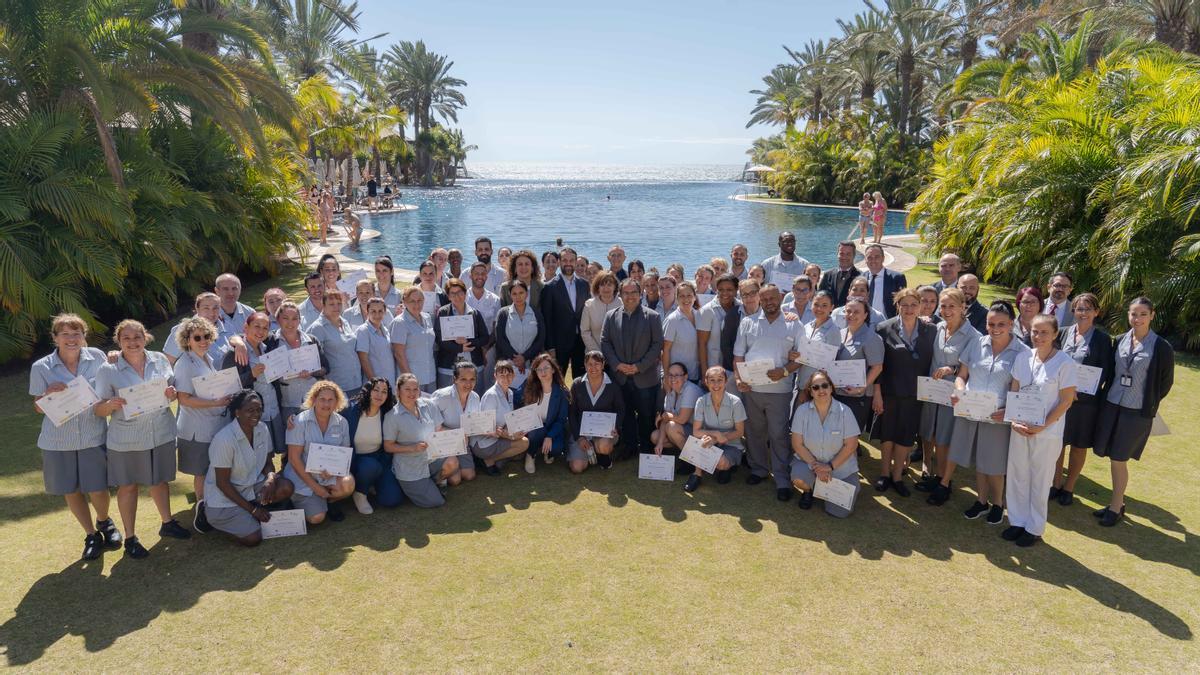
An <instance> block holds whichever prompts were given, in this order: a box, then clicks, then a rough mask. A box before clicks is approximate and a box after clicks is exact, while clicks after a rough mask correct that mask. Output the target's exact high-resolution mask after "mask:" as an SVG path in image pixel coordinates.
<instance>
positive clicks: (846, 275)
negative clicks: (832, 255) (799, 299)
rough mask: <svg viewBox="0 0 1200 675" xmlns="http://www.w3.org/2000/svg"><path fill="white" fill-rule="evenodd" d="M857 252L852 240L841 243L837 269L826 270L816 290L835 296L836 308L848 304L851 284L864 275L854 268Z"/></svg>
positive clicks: (834, 304)
mask: <svg viewBox="0 0 1200 675" xmlns="http://www.w3.org/2000/svg"><path fill="white" fill-rule="evenodd" d="M857 251H858V249H857V248H856V247H855V246H854V242H852V241H850V240H846V241H842V242H839V243H838V250H837V258H838V266H837V269H828V270H825V272H824V273H823V274H822V275H821V280H820V281H819V282H818V283H817V289H816V290H819V291H827V292H828V293H829V295H831V296H833V306H834V307H835V308H837V307H841V306H842V305H844V304H846V297H847V295H848V294H849V293H850V282H851V281H854V277H857V276H858V275H860V274H862V272H859V271H858V268H857V267H855V266H854V254H855V253H857Z"/></svg>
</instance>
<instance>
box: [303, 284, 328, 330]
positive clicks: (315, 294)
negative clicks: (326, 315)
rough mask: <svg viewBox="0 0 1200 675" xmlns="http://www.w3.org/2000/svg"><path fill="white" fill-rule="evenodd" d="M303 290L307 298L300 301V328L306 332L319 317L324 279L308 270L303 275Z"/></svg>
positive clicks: (322, 306) (323, 291) (323, 305)
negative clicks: (306, 274)
mask: <svg viewBox="0 0 1200 675" xmlns="http://www.w3.org/2000/svg"><path fill="white" fill-rule="evenodd" d="M304 291H305V292H306V293H308V299H307V300H305V301H304V302H302V303H300V330H301V331H303V332H306V333H307V332H308V327H309V326H311V325H312V324H313V322H314V321H316V320H317V319H319V318H321V310H322V309H324V307H325V300H324V298H325V281H324V280H323V279H322V278H321V275H320V274H318V273H316V272H309V273H308V276H306V277H304Z"/></svg>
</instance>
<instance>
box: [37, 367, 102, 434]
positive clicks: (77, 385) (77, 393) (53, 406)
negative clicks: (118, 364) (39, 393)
mask: <svg viewBox="0 0 1200 675" xmlns="http://www.w3.org/2000/svg"><path fill="white" fill-rule="evenodd" d="M99 402H100V397H99V396H96V391H95V390H94V389H92V385H90V384H88V381H87V380H86V379H85V378H84V377H83V376H82V375H80V376H79V377H76V378H75V379H73V380H71V381H70V382H68V383H67V388H66V389H64V390H62V391H59V392H55V393H53V394H46V395H45V396H43V397H41V398H40V399H38V402H37V403H38V407H39V408H41V409H42V412H43V413H45V414H46V419H48V420H50V423H51V424H53V425H54V426H56V427H61V426H62V425H64V424H66V423H67V422H68V421H69V420H71V419H72V418H74V417H75V416H76V415H79V414H80V413H82V412H84V411H86V410H91V409H92V406H94V405H96V404H97V403H99Z"/></svg>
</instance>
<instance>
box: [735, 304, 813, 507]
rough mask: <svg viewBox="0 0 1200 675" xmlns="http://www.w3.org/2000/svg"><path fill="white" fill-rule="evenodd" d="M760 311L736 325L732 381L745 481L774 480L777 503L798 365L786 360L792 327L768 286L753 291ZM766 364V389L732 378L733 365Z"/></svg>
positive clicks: (783, 494) (786, 483) (787, 489)
mask: <svg viewBox="0 0 1200 675" xmlns="http://www.w3.org/2000/svg"><path fill="white" fill-rule="evenodd" d="M758 301H759V307H760V308H761V311H760V312H759V313H758V314H754V315H751V316H747V317H745V318H744V319H742V322H741V324H740V325H739V326H738V332H737V340H736V341H735V342H734V345H733V361H734V366H735V370H734V381H735V382H737V389H738V391H739V392H741V395H742V398H743V399H744V403H745V406H746V442H747V444H748V451H749V455H748V458H749V460H750V476H749V478H748V479H747V480H746V482H747V483H749V484H750V485H757V484H758V483H761V482H762V481H763V480H765V479H766V478H767V475H768V474H773V475H774V476H775V496H776V497H777V498H778V499H779V501H787V500H788V499H791V496H792V488H791V469H790V461H791V459H790V458H791V453H792V446H791V442H790V440H789V439H788V430H787V424H788V418H789V416H790V415H789V413H790V412H791V400H792V374H793V373H795V372H796V371H797V370H799V369H800V364H799V363H796V362H794V361H792V360H790V359H789V358H788V356H789V354H790V352H791V351H792V346H793V344H795V324H793V323H792V322H791V321H788V320H787V318H786V317H784V316H783V313H782V312H781V311H780V304H781V303H782V302H783V294H782V293H780V292H779V288H778V287H777V286H775V285H773V284H767V285H765V286H763V287H762V288H761V289H759V292H758ZM764 359H766V360H770V362H771V364H772V368H771V369H770V370H769V371H767V373H766V377H767V379H768V380H769V382H767V383H766V384H750V383H748V382H746V381H744V379H743V378H742V376H741V374H740V373H739V372H738V369H737V364H739V363H749V362H755V361H760V360H764Z"/></svg>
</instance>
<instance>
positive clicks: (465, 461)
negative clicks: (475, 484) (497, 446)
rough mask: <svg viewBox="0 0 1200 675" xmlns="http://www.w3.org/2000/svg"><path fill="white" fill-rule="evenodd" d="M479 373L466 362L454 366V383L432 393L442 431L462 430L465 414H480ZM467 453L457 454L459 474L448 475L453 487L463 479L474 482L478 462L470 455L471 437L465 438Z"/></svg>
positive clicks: (473, 366) (472, 365)
mask: <svg viewBox="0 0 1200 675" xmlns="http://www.w3.org/2000/svg"><path fill="white" fill-rule="evenodd" d="M478 379H479V374H478V372H477V371H476V369H475V365H474V364H472V363H468V362H466V361H459V362H458V363H455V364H454V382H453V383H451V385H450V386H449V387H443V388H441V389H438V390H437V391H435V392H433V403H434V405H436V406H437V408H438V412H439V413H440V414H441V417H442V428H443V429H461V428H462V418H463V416H464V415H468V414H470V413H475V412H479V394H478V393H476V391H475V383H476V382H477V381H478ZM463 450H464V452H463V453H462V454H459V455H456V459H457V460H458V471H455V472H454V473H452V474H449V475H448V476H447V480H448V482H449V483H450V484H451V485H458V484H459V483H461V482H462V481H464V480H475V459H474V458H473V457H472V456H471V438H470V437H467V438H466V443H465V444H464V445H463Z"/></svg>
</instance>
